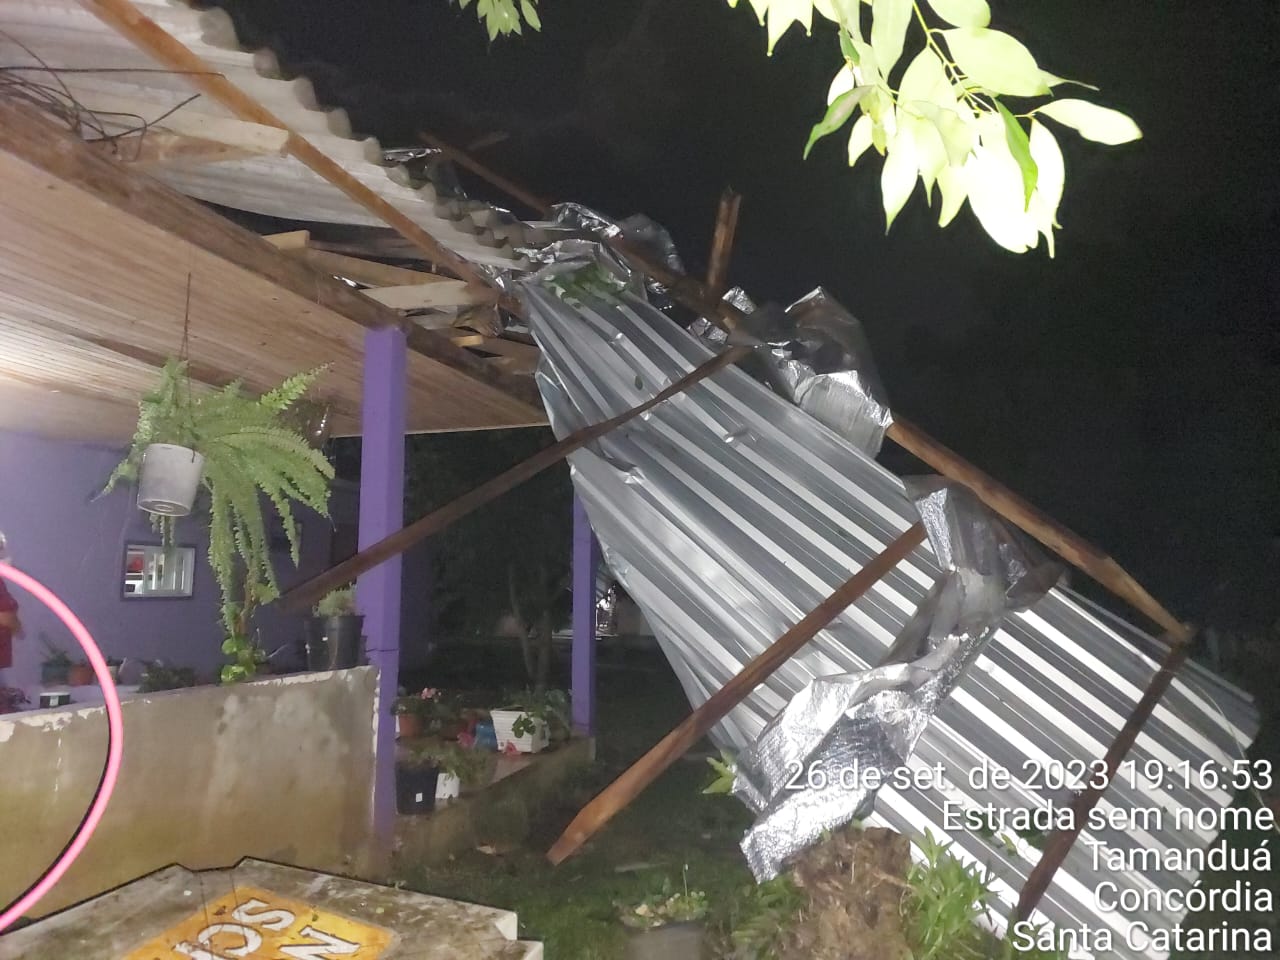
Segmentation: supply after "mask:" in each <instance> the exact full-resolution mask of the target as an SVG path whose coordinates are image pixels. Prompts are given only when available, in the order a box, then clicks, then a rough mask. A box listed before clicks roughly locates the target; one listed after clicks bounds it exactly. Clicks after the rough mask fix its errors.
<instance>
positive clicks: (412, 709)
mask: <svg viewBox="0 0 1280 960" xmlns="http://www.w3.org/2000/svg"><path fill="white" fill-rule="evenodd" d="M425 692H426V691H425V690H424V691H423V693H425ZM426 711H427V704H426V703H425V702H424V701H423V699H422V694H420V693H415V694H406V693H405V692H404V689H403V688H401V690H400V696H398V697H396V699H395V703H393V704H392V705H391V715H392V716H393V717H395V718H396V738H397V739H400V740H412V739H414V738H415V737H420V736H422V735H423V733H425V732H426V719H425V714H426Z"/></svg>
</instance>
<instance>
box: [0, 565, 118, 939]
mask: <svg viewBox="0 0 1280 960" xmlns="http://www.w3.org/2000/svg"><path fill="white" fill-rule="evenodd" d="M0 580H9V581H11V582H12V583H14V584H15V585H16V586H18V587H19V588H21V589H23V590H25V591H27V592H28V593H30V594H31V595H32V596H34V597H35V598H36V599H37V600H39V601H40V602H41V603H43V604H44V605H45V606H46V607H48V608H49V610H50V611H52V613H53V614H54V615H55V616H56V617H57V618H58V619H59V620H61V621H62V622H63V624H64V625H65V626H66V628H67V629H68V630H70V631H71V635H72V636H74V637H75V638H76V642H77V643H79V644H80V647H81V649H82V650H84V654H85V656H86V657H88V659H89V663H90V665H91V666H92V667H93V672H94V675H95V676H96V677H97V678H98V683H99V684H101V685H102V697H103V700H104V701H105V702H106V707H107V759H106V762H105V763H104V764H103V767H102V774H101V775H100V776H99V778H98V786H97V788H96V789H95V790H94V793H93V801H92V802H91V803H90V804H89V808H88V809H87V810H86V811H85V814H84V816H83V817H82V818H81V820H80V824H79V826H77V827H76V830H75V832H74V833H73V834H72V835H71V839H70V840H68V841H67V844H66V846H64V847H63V848H62V850H61V852H60V853H59V854H58V856H57V858H56V859H55V860H54V861H53V863H52V864H50V865H49V867H48V868H47V869H46V870H45V871H44V872H43V873H42V874H40V876H39V877H37V878H36V880H35V882H34V883H32V884H31V886H29V887H27V889H26V890H24V891H23V892H22V893H21V894H20V895H19V896H18V898H17V899H16V900H15V901H14V902H13V903H11V904H10V905H9V906H7V907H5V909H4V910H3V911H0V933H3V932H4V931H5V930H7V929H8V928H9V927H10V926H11V925H12V924H13V922H14V921H15V920H17V919H18V918H19V917H21V916H22V915H23V914H25V913H26V912H27V911H28V910H30V909H31V908H32V907H33V906H34V905H35V904H36V903H38V902H39V901H40V900H41V898H43V897H44V895H45V894H47V893H48V892H49V891H50V890H51V889H53V887H54V885H55V884H56V883H57V882H58V881H59V880H61V879H62V875H63V874H64V873H66V872H67V868H68V867H70V866H71V864H72V863H74V862H75V860H76V858H77V857H78V856H80V853H81V852H82V851H83V850H84V847H85V844H87V843H88V842H89V838H90V837H91V836H93V831H94V830H96V829H97V827H98V823H99V821H101V820H102V815H103V813H104V812H105V811H106V809H107V804H108V803H109V802H110V800H111V793H112V791H113V790H114V789H115V786H116V780H117V779H118V778H119V776H120V761H121V757H122V756H123V753H124V722H123V718H122V716H121V713H120V695H119V694H118V693H117V692H116V685H115V683H114V682H112V680H111V671H110V670H109V669H108V668H107V661H106V659H105V658H104V657H103V656H102V651H101V650H99V649H98V645H97V644H96V643H95V642H94V640H93V637H92V636H91V635H90V634H89V631H88V630H87V629H85V625H84V624H83V623H81V622H80V620H79V618H78V617H76V615H75V614H74V613H72V612H71V609H70V608H69V607H68V606H67V605H66V604H65V603H63V602H62V600H61V599H59V598H58V596H57V595H56V594H55V593H54V592H53V591H52V590H50V589H49V588H48V587H46V586H45V585H44V584H42V583H41V582H40V581H38V580H36V579H35V578H34V577H32V576H29V575H27V574H25V573H23V572H22V571H21V570H17V569H15V568H14V567H12V566H11V565H9V564H7V563H0Z"/></svg>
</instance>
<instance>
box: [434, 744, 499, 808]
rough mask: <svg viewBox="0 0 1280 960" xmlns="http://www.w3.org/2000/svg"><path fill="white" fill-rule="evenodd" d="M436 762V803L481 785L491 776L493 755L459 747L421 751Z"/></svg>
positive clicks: (436, 747)
mask: <svg viewBox="0 0 1280 960" xmlns="http://www.w3.org/2000/svg"><path fill="white" fill-rule="evenodd" d="M424 750H425V752H427V753H429V754H430V755H431V756H432V757H433V758H434V760H435V762H436V767H437V768H438V769H439V775H438V777H437V779H436V799H437V800H449V799H452V798H453V797H456V796H458V795H459V794H461V793H462V791H463V789H472V788H474V787H478V786H482V785H484V784H485V783H486V782H487V781H488V780H489V779H490V778H491V777H492V776H493V764H494V755H493V754H491V753H486V752H484V751H482V750H476V749H474V748H469V747H465V746H463V745H462V744H460V743H447V742H446V743H440V744H433V745H431V746H428V747H426V748H424Z"/></svg>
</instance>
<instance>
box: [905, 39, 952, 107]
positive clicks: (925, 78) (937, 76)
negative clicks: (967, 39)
mask: <svg viewBox="0 0 1280 960" xmlns="http://www.w3.org/2000/svg"><path fill="white" fill-rule="evenodd" d="M938 97H943V98H945V102H946V104H947V105H950V104H953V103H955V95H954V94H953V93H952V92H951V84H950V82H949V81H948V80H947V73H946V70H945V69H944V68H943V66H942V61H941V60H940V59H938V55H937V54H936V53H934V52H933V51H932V50H930V49H929V48H928V47H926V48H925V49H923V50H921V51H920V52H919V53H917V54H916V56H915V59H913V60H912V61H911V64H910V66H908V67H907V69H906V72H905V73H903V75H902V80H901V82H900V83H899V84H898V102H899V103H904V102H909V101H912V100H924V101H927V102H931V103H932V102H937V101H936V98H938Z"/></svg>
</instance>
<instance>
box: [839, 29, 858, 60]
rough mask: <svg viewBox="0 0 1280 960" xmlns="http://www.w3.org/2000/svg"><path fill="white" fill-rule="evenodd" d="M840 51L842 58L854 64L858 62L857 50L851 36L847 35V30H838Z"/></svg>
mask: <svg viewBox="0 0 1280 960" xmlns="http://www.w3.org/2000/svg"><path fill="white" fill-rule="evenodd" d="M840 53H841V54H842V55H843V56H844V58H845V59H846V60H847V61H849V62H850V63H852V64H854V65H855V66H856V65H857V63H858V50H857V48H856V47H854V45H853V37H851V36H849V32H848V31H847V30H843V29H842V30H841V31H840Z"/></svg>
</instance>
